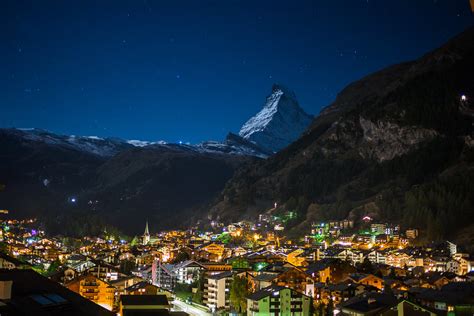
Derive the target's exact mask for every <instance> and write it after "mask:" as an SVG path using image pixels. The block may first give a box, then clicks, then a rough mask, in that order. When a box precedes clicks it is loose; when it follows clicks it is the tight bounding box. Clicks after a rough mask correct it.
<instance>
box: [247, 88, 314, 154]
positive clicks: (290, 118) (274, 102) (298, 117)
mask: <svg viewBox="0 0 474 316" xmlns="http://www.w3.org/2000/svg"><path fill="white" fill-rule="evenodd" d="M312 120H313V117H312V116H311V115H308V114H306V112H305V111H304V110H303V109H302V108H301V107H300V106H299V104H298V101H297V99H296V95H295V93H294V92H293V91H291V90H289V89H288V88H286V87H285V86H283V85H281V84H274V85H273V86H272V93H271V94H270V95H269V96H268V97H267V99H266V102H265V104H264V106H263V108H262V110H260V112H258V113H257V114H256V115H255V116H253V117H252V118H250V119H249V120H248V121H247V122H246V123H245V124H244V125H243V126H242V128H241V129H240V132H239V135H240V136H241V137H243V138H245V139H246V140H249V141H251V142H253V143H255V144H256V145H258V146H259V147H261V148H263V149H265V150H267V151H270V152H277V151H279V150H281V149H283V148H285V147H286V146H288V145H289V144H290V143H292V142H293V141H295V140H296V139H298V138H299V137H300V136H301V134H302V133H303V132H304V131H305V130H306V128H307V127H308V126H309V124H310V123H311V121H312Z"/></svg>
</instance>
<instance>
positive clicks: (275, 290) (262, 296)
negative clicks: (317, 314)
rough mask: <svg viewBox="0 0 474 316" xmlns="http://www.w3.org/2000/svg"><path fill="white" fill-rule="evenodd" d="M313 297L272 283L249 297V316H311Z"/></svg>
mask: <svg viewBox="0 0 474 316" xmlns="http://www.w3.org/2000/svg"><path fill="white" fill-rule="evenodd" d="M310 304H311V298H310V297H309V296H307V295H305V294H303V293H300V292H297V291H295V290H292V289H289V288H286V287H283V286H276V285H272V286H269V287H266V288H264V289H261V290H259V291H257V292H255V293H253V294H251V295H249V296H248V297H247V315H248V316H267V315H280V316H290V315H291V316H309V315H310V313H309V309H310Z"/></svg>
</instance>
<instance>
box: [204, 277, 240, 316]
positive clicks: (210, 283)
mask: <svg viewBox="0 0 474 316" xmlns="http://www.w3.org/2000/svg"><path fill="white" fill-rule="evenodd" d="M232 276H233V273H232V271H226V272H222V273H219V274H214V275H210V276H208V277H207V283H206V284H205V285H204V303H205V304H206V305H207V306H208V307H209V309H210V310H211V312H215V311H217V310H220V309H224V310H229V309H230V302H229V292H230V284H231V282H232Z"/></svg>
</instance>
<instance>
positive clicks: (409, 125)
mask: <svg viewBox="0 0 474 316" xmlns="http://www.w3.org/2000/svg"><path fill="white" fill-rule="evenodd" d="M472 56H474V29H473V28H471V29H469V30H467V31H466V32H464V33H462V34H460V35H459V36H457V37H456V38H454V39H453V40H451V41H449V42H448V43H447V44H446V45H444V46H443V47H441V48H439V49H436V50H435V51H433V52H431V53H428V54H426V55H425V56H423V57H421V58H420V59H418V60H415V61H412V62H407V63H403V64H400V65H395V66H391V67H389V68H387V69H384V70H381V71H379V72H376V73H374V74H372V75H369V76H367V77H365V78H363V79H361V80H359V81H357V82H355V83H353V84H350V85H349V86H348V87H346V88H345V89H343V90H342V91H341V93H340V94H339V95H338V96H337V98H336V100H335V101H334V103H332V104H330V105H329V106H328V107H326V108H325V109H323V110H322V111H321V113H320V115H318V116H317V117H316V118H315V120H314V121H313V122H312V124H311V126H310V128H309V129H308V130H307V131H306V132H305V133H304V134H303V135H302V137H300V138H299V139H298V140H297V141H295V142H294V143H292V144H291V145H289V146H288V147H287V148H286V149H284V150H282V151H281V152H279V153H277V154H276V155H275V156H273V157H270V158H269V159H268V160H266V161H260V162H257V163H256V164H254V165H252V166H247V167H246V168H245V169H241V170H240V171H239V172H237V173H236V175H235V176H234V177H233V178H232V179H231V180H230V181H229V182H228V183H227V185H226V188H225V190H224V191H223V193H222V194H221V196H220V198H219V199H218V200H217V201H216V203H215V204H214V206H213V208H212V212H213V214H214V216H216V217H219V218H224V219H225V218H228V219H238V218H245V217H252V216H255V215H256V214H258V213H262V212H265V211H267V210H268V209H270V208H271V207H272V206H273V204H274V202H278V203H279V205H281V207H280V209H281V210H282V211H283V210H285V208H286V207H287V205H290V204H291V207H292V208H295V209H296V210H297V211H298V213H299V219H298V223H300V225H305V224H308V223H309V222H310V220H314V219H317V218H319V219H325V218H326V219H328V218H329V219H330V218H345V217H347V216H349V214H352V215H351V216H354V215H353V214H359V213H360V212H363V210H364V209H366V208H364V207H363V206H364V205H377V207H374V208H371V210H372V211H374V210H378V211H377V212H378V216H379V218H381V219H384V220H386V219H388V218H396V219H397V220H401V218H408V217H409V215H408V217H407V215H406V214H410V212H416V211H413V210H412V208H410V207H412V206H411V205H412V204H413V203H412V201H411V202H410V201H407V200H405V198H406V196H407V195H406V194H408V195H409V194H413V195H416V196H417V197H416V198H413V200H417V201H418V202H417V203H420V204H419V205H418V206H417V208H431V209H432V212H433V214H434V215H436V214H438V213H442V211H439V212H438V211H435V210H434V209H435V208H434V207H433V205H434V204H436V203H438V202H439V201H438V202H428V200H425V202H422V201H423V199H422V198H420V196H421V195H422V194H424V193H420V192H419V190H420V188H423V189H422V190H425V189H426V190H427V191H428V192H429V190H430V189H428V188H429V187H442V188H443V189H442V190H446V191H449V190H450V189H449V187H451V188H453V187H454V186H450V185H448V184H447V183H451V182H456V181H454V180H453V179H458V176H462V175H463V174H464V173H465V174H470V173H472V170H474V165H473V155H472V148H471V147H470V146H469V145H468V144H469V143H470V142H469V141H466V140H469V139H472V135H473V131H474V129H473V116H471V115H470V114H469V113H472V109H473V108H474V104H473V103H472V102H471V101H470V100H472V99H474V76H473V75H472V73H474V72H473V71H474V60H473V59H472ZM463 95H464V96H465V97H464V98H463V97H462V96H463ZM461 182H462V181H461ZM456 183H457V184H456V185H458V184H459V183H458V182H456ZM461 187H464V188H465V187H466V184H465V183H464V184H459V187H457V189H456V190H458V191H456V192H451V193H450V194H452V195H453V196H456V195H457V194H460V195H462V196H463V197H462V199H465V200H466V201H469V202H466V205H470V204H469V203H471V202H473V203H474V196H472V194H467V193H466V194H467V196H464V193H460V192H464V189H461ZM453 190H454V189H453ZM443 194H445V193H440V194H439V195H440V196H442V195H443ZM443 198H444V197H443ZM443 198H440V200H442V199H443ZM295 201H297V202H296V203H295ZM290 202H291V203H290ZM410 203H411V204H410ZM423 203H426V204H427V205H423ZM439 203H441V202H439ZM428 204H429V205H428ZM295 205H296V206H295ZM387 205H388V206H387ZM394 205H397V206H396V207H395V206H394ZM440 205H441V204H440ZM438 208H440V207H438ZM372 211H371V212H372ZM466 212H467V211H466ZM434 218H437V217H436V216H434ZM410 223H411V222H410V221H409V220H408V219H407V225H409V224H410ZM298 227H299V226H298ZM422 228H423V227H422ZM446 233H447V234H449V233H450V232H446Z"/></svg>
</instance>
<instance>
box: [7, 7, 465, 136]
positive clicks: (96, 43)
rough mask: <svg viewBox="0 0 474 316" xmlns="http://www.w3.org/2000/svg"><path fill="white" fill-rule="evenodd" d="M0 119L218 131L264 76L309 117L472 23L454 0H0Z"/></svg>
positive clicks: (71, 130)
mask: <svg viewBox="0 0 474 316" xmlns="http://www.w3.org/2000/svg"><path fill="white" fill-rule="evenodd" d="M0 21H1V22H0V23H1V28H0V39H1V45H0V87H1V89H0V127H38V128H43V129H47V130H50V131H53V132H57V133H61V134H75V135H94V136H99V137H106V136H114V137H121V138H125V139H142V140H166V141H170V142H177V141H184V142H192V143H196V142H200V141H203V140H209V139H213V140H221V139H223V138H224V137H225V135H226V134H227V132H228V131H233V132H238V131H239V128H240V126H241V125H242V124H243V123H244V122H245V121H246V120H247V119H248V118H249V117H250V116H252V115H254V114H255V113H256V112H257V111H259V110H260V108H261V106H262V105H263V102H264V100H265V96H267V95H268V94H269V93H270V89H271V85H272V84H273V83H274V82H279V83H282V84H284V85H286V86H287V87H289V88H290V89H292V90H294V91H295V92H296V95H297V96H298V99H299V102H300V104H301V106H302V107H303V108H304V109H305V110H306V111H307V112H308V113H311V114H317V113H318V112H319V110H320V109H321V107H323V106H326V105H327V104H329V103H330V102H331V101H332V100H333V99H334V98H335V96H336V94H337V92H338V91H340V90H341V89H342V88H343V87H344V86H345V85H346V84H348V83H350V82H352V81H354V80H356V79H358V78H360V77H362V76H364V75H366V74H369V73H371V72H373V71H375V70H378V69H380V68H383V67H385V66H388V65H390V64H394V63H398V62H401V61H406V60H410V59H414V58H417V57H419V56H420V55H422V54H423V53H425V52H427V51H429V50H431V49H433V48H435V47H437V46H439V45H441V44H443V43H444V42H445V41H446V40H447V39H449V38H450V37H452V36H453V35H455V34H457V33H459V32H461V31H463V30H464V29H466V28H467V27H468V26H470V25H472V23H473V14H472V13H471V10H470V7H469V1H468V0H459V1H457V0H437V1H436V0H426V1H425V0H403V1H402V0H400V1H389V0H378V1H376V0H345V1H336V0H327V1H316V0H314V1H255V0H253V1H230V0H218V1H197V0H195V1H194V0H193V1H191V0H190V1H176V0H173V1H152V0H145V1H141V0H134V1H132V0H131V1H117V0H113V1H112V0H111V1H103V0H101V1H84V0H80V1H79V0H78V1H59V0H58V1H36V0H35V1H26V2H25V1H19V0H11V1H5V0H3V1H1V2H0Z"/></svg>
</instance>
